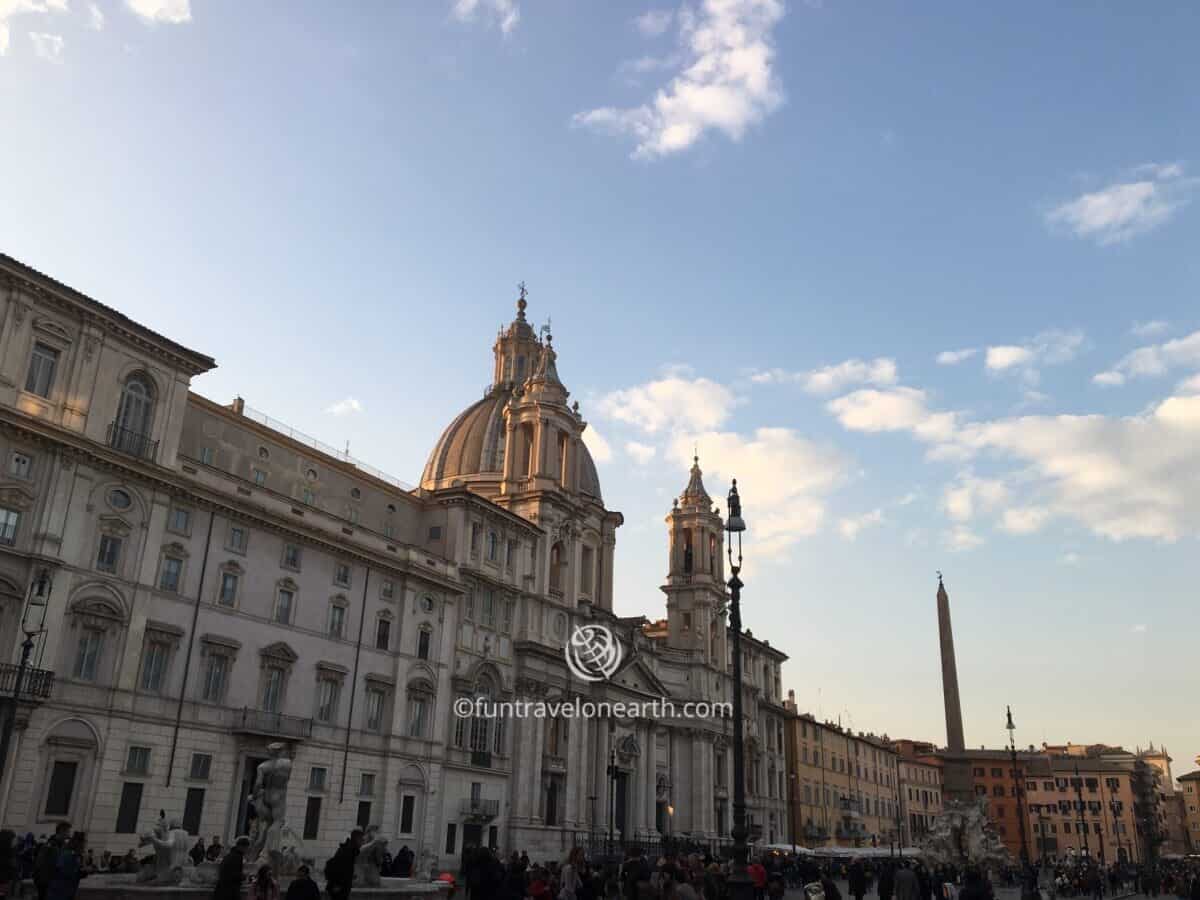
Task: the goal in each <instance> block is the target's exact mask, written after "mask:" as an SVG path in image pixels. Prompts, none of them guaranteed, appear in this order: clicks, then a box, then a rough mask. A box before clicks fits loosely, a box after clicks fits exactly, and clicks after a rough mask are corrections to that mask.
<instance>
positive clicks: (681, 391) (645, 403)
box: [599, 375, 737, 434]
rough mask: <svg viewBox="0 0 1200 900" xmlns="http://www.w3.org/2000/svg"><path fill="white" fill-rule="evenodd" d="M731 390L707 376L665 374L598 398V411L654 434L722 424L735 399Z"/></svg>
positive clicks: (727, 416) (707, 427)
mask: <svg viewBox="0 0 1200 900" xmlns="http://www.w3.org/2000/svg"><path fill="white" fill-rule="evenodd" d="M736 402H737V401H736V398H735V397H734V395H733V392H732V391H730V390H729V389H728V388H727V387H725V386H724V385H721V384H717V383H716V382H715V381H710V380H709V379H707V378H688V377H684V376H681V375H667V376H666V377H664V378H660V379H658V380H657V381H650V382H647V383H646V384H641V385H637V386H635V387H632V388H626V389H624V390H619V391H613V392H612V393H610V394H606V395H605V396H603V397H601V398H600V404H599V409H600V412H601V414H603V415H605V416H607V417H608V418H610V419H615V420H617V421H619V422H625V423H626V424H629V425H634V426H637V427H638V428H640V429H642V430H643V431H645V432H647V433H650V434H653V433H655V432H660V431H666V430H679V429H689V430H707V429H712V428H717V427H719V426H720V425H722V424H723V423H724V422H725V420H726V419H727V418H729V413H730V411H731V410H732V409H733V407H734V404H735V403H736Z"/></svg>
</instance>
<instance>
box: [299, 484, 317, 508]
mask: <svg viewBox="0 0 1200 900" xmlns="http://www.w3.org/2000/svg"><path fill="white" fill-rule="evenodd" d="M300 499H301V501H302V502H303V503H304V505H305V506H316V505H317V498H316V496H315V495H314V494H313V492H312V491H310V490H309V489H308V488H305V489H304V493H302V494H301V495H300Z"/></svg>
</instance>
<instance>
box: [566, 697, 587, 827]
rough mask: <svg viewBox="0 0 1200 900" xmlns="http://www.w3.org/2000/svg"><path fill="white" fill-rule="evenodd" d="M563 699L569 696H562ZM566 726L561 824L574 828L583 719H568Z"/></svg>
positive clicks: (576, 811)
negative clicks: (564, 793)
mask: <svg viewBox="0 0 1200 900" xmlns="http://www.w3.org/2000/svg"><path fill="white" fill-rule="evenodd" d="M563 700H564V701H568V700H569V698H567V697H563ZM568 721H569V723H570V724H569V725H568V726H567V727H568V729H569V731H568V732H567V777H566V778H565V779H564V784H563V790H564V791H566V794H567V796H566V802H565V804H564V809H563V824H565V825H566V827H567V828H574V827H575V825H576V822H577V819H576V817H577V816H578V814H579V791H578V790H577V789H576V786H577V784H578V782H579V756H580V753H579V749H580V747H581V745H582V738H583V734H582V732H583V720H582V719H570V720H568Z"/></svg>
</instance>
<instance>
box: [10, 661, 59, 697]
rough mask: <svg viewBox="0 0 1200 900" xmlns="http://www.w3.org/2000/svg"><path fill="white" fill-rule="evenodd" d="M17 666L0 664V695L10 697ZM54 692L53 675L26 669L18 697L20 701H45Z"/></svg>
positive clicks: (47, 672)
mask: <svg viewBox="0 0 1200 900" xmlns="http://www.w3.org/2000/svg"><path fill="white" fill-rule="evenodd" d="M19 668H20V667H19V666H16V665H14V664H13V663H0V695H4V696H7V697H11V696H12V695H13V690H14V688H16V686H17V672H18V671H19ZM52 690H54V673H53V672H51V671H50V670H48V669H34V668H30V667H26V669H25V674H24V675H23V676H22V684H21V690H20V692H19V693H18V696H19V697H20V699H22V700H47V699H49V697H50V692H51V691H52Z"/></svg>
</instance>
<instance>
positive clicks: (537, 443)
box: [530, 419, 549, 476]
mask: <svg viewBox="0 0 1200 900" xmlns="http://www.w3.org/2000/svg"><path fill="white" fill-rule="evenodd" d="M547 431H549V429H548V428H547V427H546V420H545V419H538V420H537V424H536V425H535V426H534V431H533V462H532V463H531V466H530V467H531V468H532V469H533V472H532V473H531V474H533V475H534V476H538V475H541V474H542V466H543V464H544V463H545V461H546V432H547Z"/></svg>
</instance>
